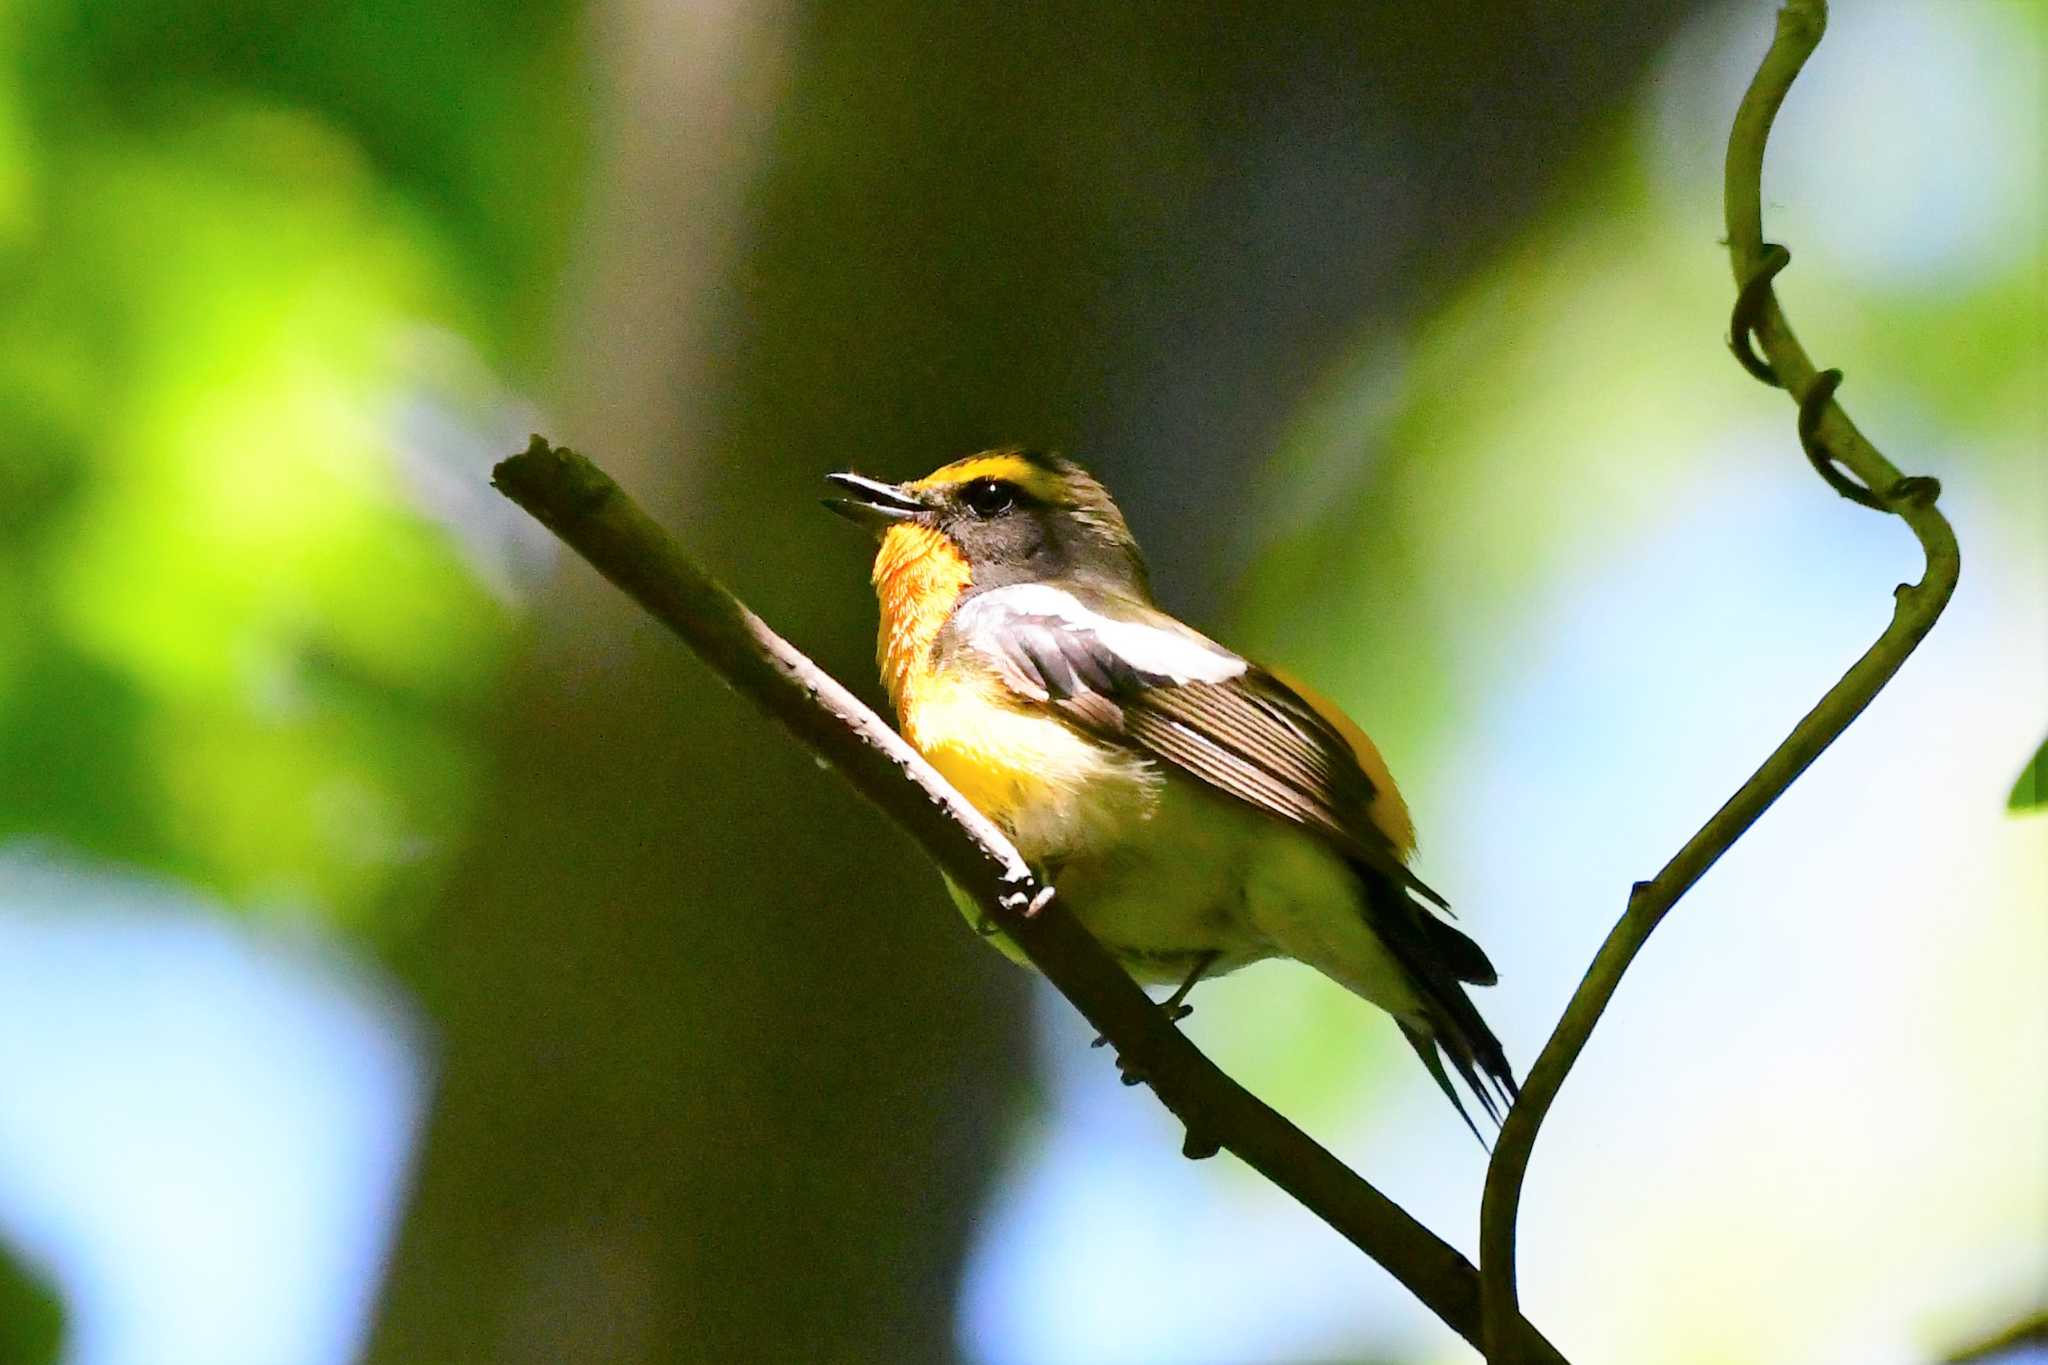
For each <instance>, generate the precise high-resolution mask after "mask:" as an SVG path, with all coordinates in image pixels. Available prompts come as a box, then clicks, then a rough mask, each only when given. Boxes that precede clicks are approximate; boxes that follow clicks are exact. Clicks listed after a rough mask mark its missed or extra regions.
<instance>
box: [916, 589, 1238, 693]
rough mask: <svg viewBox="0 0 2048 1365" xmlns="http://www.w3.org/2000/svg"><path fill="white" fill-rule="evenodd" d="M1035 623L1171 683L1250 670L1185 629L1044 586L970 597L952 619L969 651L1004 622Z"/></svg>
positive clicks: (1224, 679) (1220, 677) (1212, 679)
mask: <svg viewBox="0 0 2048 1365" xmlns="http://www.w3.org/2000/svg"><path fill="white" fill-rule="evenodd" d="M1018 617H1029V618H1036V619H1037V620H1040V621H1043V622H1045V623H1046V624H1047V625H1050V626H1052V627H1054V628H1055V629H1058V630H1063V631H1072V632H1074V633H1076V634H1080V635H1092V636H1093V637H1094V638H1095V639H1096V640H1097V641H1099V642H1100V643H1101V645H1102V647H1103V648H1104V649H1106V650H1107V651H1108V652H1109V653H1110V654H1113V655H1115V656H1116V657H1117V658H1118V659H1119V660H1121V661H1122V662H1123V663H1124V664H1125V665H1127V666H1129V667H1130V668H1132V669H1134V670H1136V671H1137V672H1139V673H1144V674H1149V675H1151V676H1152V677H1156V678H1164V679H1167V680H1170V681H1171V682H1173V683H1175V684H1185V683H1191V682H1206V683H1221V682H1228V681H1229V680H1230V679H1232V678H1236V677H1240V676H1242V675H1243V673H1244V671H1245V669H1246V668H1248V667H1249V665H1248V664H1247V663H1246V662H1245V661H1244V660H1243V659H1241V658H1239V657H1238V656H1237V655H1235V654H1233V653H1231V652H1230V651H1229V650H1227V649H1225V648H1224V647H1223V646H1221V645H1219V644H1217V643H1215V642H1214V641H1213V640H1209V639H1205V638H1204V637H1203V636H1201V635H1198V634H1196V633H1195V632H1194V631H1192V630H1189V629H1187V628H1186V627H1184V626H1178V625H1177V624H1176V625H1173V626H1165V625H1152V624H1150V623H1148V622H1144V621H1129V620H1122V619H1119V618H1117V617H1114V616H1106V615H1104V614H1103V613H1101V612H1099V611H1096V610H1094V609H1093V608H1091V607H1089V606H1087V605H1085V604H1084V603H1082V602H1081V601H1080V599H1078V598H1076V597H1075V596H1074V595H1073V594H1072V593H1070V592H1067V591H1066V590H1065V589H1062V588H1055V587H1052V586H1050V585H1048V584H1044V583H1019V584H1017V585H1015V586H1014V587H1008V588H996V589H993V590H991V591H989V592H986V593H983V594H981V595H980V596H979V597H974V598H970V599H969V600H968V601H967V603H966V604H965V605H964V606H962V607H961V608H960V610H959V611H958V612H957V613H955V615H954V625H955V629H956V630H957V631H958V633H959V638H960V639H961V640H962V641H963V642H965V643H967V644H968V645H969V646H970V647H977V648H978V646H976V644H975V642H976V639H977V637H979V636H981V634H982V632H983V631H984V630H990V631H994V630H999V629H1000V627H1001V626H1002V625H1003V624H1004V623H1005V622H1006V621H1008V620H1014V619H1015V618H1018Z"/></svg>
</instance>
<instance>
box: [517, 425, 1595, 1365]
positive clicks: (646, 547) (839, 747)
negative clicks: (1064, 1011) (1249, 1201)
mask: <svg viewBox="0 0 2048 1365" xmlns="http://www.w3.org/2000/svg"><path fill="white" fill-rule="evenodd" d="M492 482H493V483H494V484H495V485H496V486H497V487H498V489H499V491H501V492H502V493H504V494H505V496H507V497H508V498H510V499H512V501H514V502H516V503H518V504H519V505H520V506H521V507H522V508H524V509H525V510H526V511H527V512H529V513H531V514H532V515H533V516H534V517H535V518H536V519H538V520H539V521H540V522H541V523H543V524H544V525H546V526H547V528H548V529H549V530H551V531H553V532H554V533H555V534H556V535H557V536H559V537H560V538H561V539H562V540H563V541H564V542H565V543H566V544H567V545H568V546H569V548H571V549H572V550H575V551H576V552H577V553H578V554H580V555H582V556H583V558H584V559H586V560H588V561H589V562H590V564H591V565H592V566H593V567H595V568H596V569H597V571H598V572H599V573H602V574H603V575H604V576H605V577H606V578H608V579H610V580H611V581H612V582H613V583H614V584H616V585H617V586H618V587H619V588H621V589H623V590H624V591H625V592H626V594H627V595H628V596H630V597H632V598H633V600H634V601H636V602H638V603H639V604H640V605H641V606H643V607H645V608H646V609H647V610H648V611H649V612H651V613H652V614H653V615H654V616H655V617H657V618H658V619H659V620H660V621H661V622H662V623H663V624H665V625H667V626H668V627H669V628H670V629H671V630H673V631H675V633H676V634H677V635H679V636H681V637H682V639H683V641H684V642H685V643H686V644H688V645H689V646H690V648H691V649H693V650H695V651H696V652H697V655H698V657H700V658H702V659H703V660H704V662H705V663H707V664H709V665H710V666H711V668H712V670H713V671H714V672H716V673H717V674H718V675H719V677H721V678H722V679H724V680H725V681H726V682H727V683H729V684H730V685H732V686H733V687H734V688H735V689H736V690H738V691H740V692H741V693H743V694H745V695H746V696H747V697H748V698H749V699H751V700H752V701H753V702H754V703H755V704H756V705H758V706H759V707H760V708H761V709H762V710H763V711H765V712H766V713H767V714H768V715H769V716H770V717H771V718H772V719H774V720H775V721H777V722H778V723H780V724H781V725H782V726H783V727H784V728H785V729H787V730H789V731H790V733H791V734H793V735H795V736H796V738H798V739H799V740H801V741H803V743H804V744H805V745H807V746H808V747H809V748H810V749H811V750H812V752H814V753H815V754H817V755H818V757H819V758H821V759H823V760H824V761H825V762H827V763H829V764H830V765H831V766H832V767H834V768H836V769H837V770H838V771H839V773H840V775H841V776H843V777H844V778H846V780H847V781H849V782H851V783H852V784H853V786H854V788H855V789H856V790H857V791H859V792H860V794H861V795H863V796H865V797H866V798H867V799H868V800H870V801H872V802H874V803H875V804H876V805H877V806H879V807H881V808H882V810H883V811H884V812H885V813H886V814H888V815H889V816H890V818H892V819H893V820H895V821H896V823H897V824H898V825H900V826H901V827H902V828H903V830H904V831H905V832H906V833H908V834H909V835H910V836H911V837H912V838H913V839H915V840H916V841H917V842H918V844H919V845H920V846H922V847H923V849H924V850H925V852H926V853H928V854H930V855H931V857H932V859H933V861H935V862H937V863H938V865H939V866H940V867H941V868H942V869H944V870H945V872H946V873H947V874H948V875H949V876H951V877H952V878H953V879H954V880H955V881H957V882H958V883H959V884H960V885H962V886H964V887H967V888H969V889H970V890H972V891H973V892H974V893H975V894H976V896H977V897H978V898H979V899H980V901H981V903H982V907H983V909H984V910H985V911H986V913H987V914H988V916H989V918H990V919H991V920H993V921H994V922H995V923H996V924H997V925H998V926H999V927H1000V928H1001V929H1002V930H1003V932H1005V933H1006V934H1008V935H1009V936H1010V937H1011V938H1012V939H1013V940H1014V941H1015V942H1016V944H1017V946H1018V947H1019V948H1021V949H1022V950H1023V951H1024V953H1025V955H1026V956H1027V957H1029V958H1030V959H1031V962H1032V964H1033V965H1034V966H1036V967H1037V968H1038V969H1039V970H1040V971H1041V972H1043V973H1044V974H1045V977H1046V979H1047V980H1048V981H1050V982H1052V984H1053V986H1054V987H1055V988H1056V989H1058V990H1059V992H1060V993H1061V994H1062V995H1064V996H1065V997H1066V998H1067V999H1068V1000H1069V1001H1070V1002H1071V1003H1072V1004H1073V1005H1074V1007H1075V1008H1076V1009H1078V1010H1080V1012H1081V1013H1082V1015H1083V1016H1084V1017H1086V1019H1087V1020H1088V1022H1089V1023H1090V1024H1092V1025H1094V1026H1095V1028H1096V1029H1098V1030H1099V1031H1100V1032H1101V1033H1102V1035H1103V1037H1105V1038H1107V1039H1108V1040H1109V1041H1110V1042H1111V1043H1112V1044H1114V1045H1115V1047H1116V1050H1117V1053H1118V1055H1119V1056H1120V1057H1121V1058H1123V1059H1124V1062H1125V1064H1126V1066H1127V1067H1128V1068H1129V1069H1130V1070H1131V1071H1132V1072H1134V1073H1135V1074H1137V1075H1140V1076H1142V1077H1143V1078H1144V1079H1145V1081H1146V1083H1148V1084H1149V1085H1150V1086H1151V1087H1152V1089H1153V1090H1154V1091H1155V1092H1156V1093H1157V1094H1158V1096H1159V1099H1160V1101H1161V1102H1162V1103H1163V1104H1165V1105H1166V1107H1167V1108H1168V1109H1169V1110H1171V1111H1172V1112H1173V1114H1174V1115H1175V1116H1176V1117H1177V1118H1179V1119H1180V1121H1181V1122H1182V1123H1184V1124H1185V1125H1186V1126H1187V1130H1188V1137H1187V1145H1186V1147H1185V1148H1184V1149H1183V1150H1184V1151H1185V1153H1186V1154H1187V1155H1188V1156H1190V1157H1203V1156H1209V1155H1211V1154H1213V1153H1214V1152H1215V1151H1217V1150H1218V1148H1219V1147H1225V1148H1228V1149H1229V1150H1231V1151H1232V1152H1235V1153H1236V1154H1237V1155H1238V1156H1239V1157H1240V1158H1242V1159H1243V1161H1244V1162H1245V1164H1246V1165H1248V1166H1250V1167H1252V1168H1253V1169H1254V1170H1256V1171H1258V1172H1259V1173H1260V1174H1262V1175H1264V1176H1265V1177H1266V1178H1267V1179H1269V1180H1271V1181H1272V1182H1273V1183H1274V1184H1275V1185H1278V1186H1279V1187H1280V1188H1281V1189H1283V1190H1285V1191H1287V1193H1288V1194H1290V1195H1292V1196H1293V1197H1294V1198H1295V1199H1296V1200H1297V1201H1299V1202H1300V1203H1301V1204H1302V1206H1303V1207H1305V1208H1307V1209H1308V1210H1309V1211H1310V1212H1312V1213H1314V1214H1315V1215H1316V1216H1317V1217H1318V1218H1321V1219H1322V1220H1323V1221H1324V1222H1325V1223H1328V1224H1329V1225H1330V1226H1331V1227H1332V1228H1334V1229H1335V1230H1336V1231H1337V1232H1338V1233H1339V1234H1340V1235H1341V1236H1343V1237H1344V1238H1345V1240H1347V1241H1349V1242H1350V1243H1351V1244H1352V1245H1353V1246H1356V1247H1357V1248H1358V1249H1359V1250H1361V1251H1363V1252H1364V1253H1365V1254H1366V1255H1368V1256H1370V1257H1372V1259H1374V1260H1375V1261H1377V1262H1379V1263H1380V1264H1381V1265H1382V1266H1384V1267H1385V1268H1386V1269H1387V1271H1388V1272H1389V1273H1391V1274H1392V1275H1393V1276H1394V1278H1396V1279H1397V1280H1399V1281H1400V1282H1401V1283H1402V1284H1403V1285H1404V1286H1406V1287H1407V1288H1408V1290H1409V1291H1410V1292H1411V1293H1413V1294H1414V1295H1415V1296H1416V1297H1417V1298H1418V1299H1420V1300H1422V1302H1423V1303H1424V1304H1425V1305H1426V1306H1427V1307H1428V1308H1429V1309H1430V1310H1431V1311H1432V1312H1434V1313H1435V1314H1436V1315H1437V1316H1438V1317H1440V1318H1442V1319H1443V1320H1444V1322H1445V1323H1447V1324H1448V1325H1449V1326H1450V1327H1451V1328H1452V1330H1454V1331H1456V1332H1457V1333H1458V1334H1459V1335H1460V1336H1462V1337H1464V1338H1465V1339H1466V1340H1467V1341H1470V1342H1472V1343H1473V1344H1474V1345H1477V1344H1478V1341H1479V1331H1480V1294H1479V1274H1478V1272H1477V1271H1476V1270H1474V1269H1473V1268H1472V1265H1471V1263H1470V1262H1469V1261H1467V1260H1466V1259H1465V1258H1464V1257H1463V1256H1460V1255H1459V1254H1458V1253H1457V1251H1455V1250H1454V1249H1453V1248H1451V1247H1450V1246H1448V1245H1446V1244H1445V1243H1444V1242H1442V1241H1440V1240H1439V1239H1438V1238H1437V1237H1436V1236H1435V1235H1434V1234H1433V1233H1431V1232H1430V1231H1429V1229H1427V1228H1425V1227H1424V1226H1422V1224H1420V1223H1418V1222H1416V1221H1415V1219H1413V1218H1412V1217H1410V1216H1409V1215H1408V1214H1407V1212H1406V1211H1404V1210H1403V1209H1402V1208H1401V1207H1400V1206H1399V1205H1398V1204H1396V1203H1394V1202H1393V1201H1392V1200H1391V1199H1388V1198H1387V1197H1386V1196H1385V1195H1384V1194H1381V1193H1380V1192H1379V1191H1378V1190H1377V1189H1375V1188H1373V1186H1372V1185H1370V1184H1368V1183H1367V1182H1366V1181H1365V1180H1363V1179H1361V1178H1360V1177H1359V1176H1358V1175H1357V1174H1355V1173H1354V1172H1353V1171H1352V1170H1351V1169H1350V1168H1349V1167H1347V1166H1345V1165H1344V1163H1342V1162H1341V1161H1339V1160H1337V1158H1336V1157H1334V1156H1332V1155H1331V1154H1330V1153H1329V1152H1328V1151H1326V1150H1325V1149H1324V1148H1323V1147H1321V1146H1320V1145H1318V1144H1317V1143H1316V1142H1315V1141H1314V1139H1312V1138H1310V1137H1309V1136H1308V1135H1307V1134H1306V1133H1303V1132H1302V1131H1301V1130H1300V1129H1299V1128H1296V1127H1295V1126H1294V1125H1293V1124H1291V1123H1289V1122H1288V1121H1287V1120H1286V1119H1284V1118H1282V1117H1281V1116H1280V1115H1279V1114H1278V1113H1276V1112H1275V1111H1274V1110H1272V1109H1271V1108H1269V1107H1268V1106H1266V1105H1265V1104H1264V1103H1262V1102H1261V1101H1260V1100H1258V1099H1257V1098H1256V1097H1254V1096H1253V1095H1252V1094H1251V1092H1249V1091H1247V1090H1246V1089H1245V1088H1244V1087H1243V1086H1240V1085H1239V1084H1238V1083H1237V1082H1235V1081H1233V1080H1231V1079H1230V1077H1228V1076H1226V1075H1224V1074H1223V1072H1222V1071H1221V1070H1219V1069H1218V1068H1217V1066H1216V1065H1215V1063H1213V1062H1211V1061H1210V1060H1209V1059H1208V1058H1207V1057H1206V1056H1204V1055H1203V1054H1202V1053H1201V1052H1200V1051H1199V1050H1198V1049H1196V1047H1195V1045H1194V1044H1193V1043H1191V1042H1189V1041H1188V1040H1187V1039H1186V1038H1185V1037H1184V1036H1182V1034H1181V1033H1180V1031H1179V1030H1178V1029H1176V1028H1174V1027H1173V1026H1172V1025H1171V1024H1170V1023H1168V1022H1167V1020H1166V1018H1165V1016H1164V1015H1163V1014H1162V1013H1161V1012H1160V1010H1159V1009H1158V1008H1157V1007H1156V1006H1155V1005H1153V1003H1152V1002H1151V1001H1150V1000H1149V999H1148V998H1147V997H1146V995H1145V993H1144V992H1143V991H1141V990H1139V989H1138V987H1137V985H1136V984H1135V983H1134V982H1133V981H1132V980H1131V979H1130V977H1128V976H1127V975H1125V974H1124V972H1123V970H1122V969H1121V968H1119V967H1118V966H1117V965H1116V963H1115V962H1114V961H1113V960H1111V958H1110V957H1109V955H1108V954H1107V953H1106V952H1104V951H1103V949H1102V948H1101V946H1100V945H1099V944H1097V943H1096V942H1095V940H1094V939H1093V938H1092V937H1091V936H1090V935H1089V933H1088V931H1087V930H1086V929H1084V928H1082V927H1081V925H1080V923H1079V922H1078V921H1077V920H1075V919H1074V918H1073V917H1072V916H1071V915H1069V914H1067V913H1066V911H1065V909H1064V908H1063V907H1062V906H1061V905H1060V903H1059V901H1058V900H1057V899H1053V898H1050V893H1049V890H1048V888H1045V887H1043V886H1041V885H1040V884H1039V883H1038V881H1037V880H1036V878H1035V877H1034V876H1033V875H1032V873H1031V871H1030V870H1029V869H1028V868H1027V867H1026V866H1025V865H1024V861H1023V859H1022V858H1020V857H1019V856H1018V854H1017V851H1016V850H1015V849H1014V848H1012V847H1011V846H1010V844H1009V841H1008V840H1007V839H1005V838H1004V837H1003V835H1002V832H1001V831H1000V830H998V829H997V828H996V827H995V826H994V825H993V824H991V823H990V822H989V821H988V820H987V819H986V818H985V817H984V816H982V815H981V813H980V812H979V811H977V810H975V809H974V807H973V806H971V805H969V804H968V803H967V801H966V799H965V798H963V797H962V796H961V795H960V794H959V793H958V792H956V791H954V790H953V788H952V787H951V786H949V785H948V784H947V782H946V780H945V779H944V778H943V777H941V776H940V775H939V774H938V772H937V771H936V770H935V769H933V768H932V766H931V765H930V764H929V763H927V762H925V760H924V759H923V757H922V756H920V755H919V754H918V753H917V751H916V750H914V749H912V748H911V747H910V746H909V745H908V744H907V743H905V742H904V740H903V739H902V738H901V737H900V736H899V735H897V733H896V732H895V730H893V729H892V728H890V727H889V725H888V724H886V723H885V722H884V721H883V720H882V719H881V718H880V717H879V716H877V715H876V714H875V713H874V712H873V711H872V710H870V709H869V708H868V707H867V706H866V705H864V704H863V703H862V702H861V701H860V699H859V698H857V697H855V696H854V695H853V694H852V693H851V692H849V691H847V689H846V688H845V687H843V686H841V685H840V683H839V682H837V681H836V680H835V679H833V678H832V676H831V675H830V674H828V673H826V672H825V671H824V670H823V669H821V668H819V667H818V666H817V665H816V664H814V663H812V662H811V661H810V660H809V659H807V658H805V657H804V656H803V655H802V654H800V653H798V652H797V650H796V649H795V648H794V647H792V646H791V645H790V644H789V643H788V642H787V641H786V640H784V639H782V637H780V636H778V635H777V634H775V632H773V631H772V630H770V629H769V628H768V627H767V625H766V624H765V623H763V622H762V620H761V619H760V618H759V617H757V616H755V615H754V614H753V613H752V612H751V611H748V610H747V608H746V607H745V606H744V605H742V604H741V603H740V602H739V601H738V600H737V599H736V598H734V597H733V596H732V594H730V593H728V592H727V591H726V590H725V589H724V588H722V587H720V586H719V585H718V584H717V583H716V582H714V581H713V580H712V579H711V578H710V577H708V576H707V575H706V574H705V573H704V571H703V570H702V569H700V568H698V567H697V565H696V564H694V563H693V562H691V560H690V559H689V557H688V556H687V555H685V554H684V553H683V551H682V549H681V548H680V547H678V546H677V545H676V543H675V542H674V541H673V540H671V539H670V538H669V537H668V535H667V534H666V533H665V532H663V531H662V529H661V528H660V527H659V526H657V525H655V523H654V522H653V521H652V520H651V519H650V518H649V517H648V516H647V514H646V513H644V512H642V511H641V510H640V508H639V507H638V506H637V505H635V504H634V502H633V500H632V499H631V498H629V497H627V496H626V494H625V493H624V492H623V491H621V490H620V488H619V487H618V485H617V484H615V483H613V482H612V481H611V479H609V478H607V477H606V476H605V474H604V473H603V471H601V470H599V469H598V468H597V467H596V466H595V465H593V464H591V463H590V462H589V461H588V460H586V459H584V458H583V457H582V456H580V455H578V454H576V453H575V452H574V451H570V450H564V449H561V448H559V447H555V446H551V445H549V444H548V443H547V442H546V441H545V440H543V439H541V438H540V437H538V436H536V437H534V438H533V443H532V444H531V445H530V446H529V447H528V448H527V449H526V451H525V452H524V453H522V454H519V455H514V456H513V457H512V458H510V459H508V460H506V461H504V462H503V463H501V464H500V465H498V467H497V468H496V470H494V471H493V475H492ZM1034 907H1036V908H1035V909H1034ZM1507 1330H1509V1331H1510V1332H1511V1333H1512V1334H1513V1335H1514V1336H1515V1337H1516V1339H1517V1340H1518V1341H1520V1342H1522V1343H1523V1345H1524V1346H1525V1348H1526V1351H1527V1358H1528V1359H1531V1360H1535V1361H1540V1362H1546V1365H1563V1357H1562V1356H1560V1355H1558V1354H1557V1352H1556V1351H1555V1350H1554V1349H1552V1347H1551V1346H1550V1344H1549V1343H1548V1342H1546V1341H1544V1340H1543V1338H1542V1337H1541V1335H1539V1334H1538V1333H1537V1332H1536V1330H1535V1329H1534V1328H1533V1327H1530V1326H1528V1325H1527V1324H1526V1323H1518V1322H1512V1321H1511V1322H1510V1323H1509V1324H1508V1328H1507Z"/></svg>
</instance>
